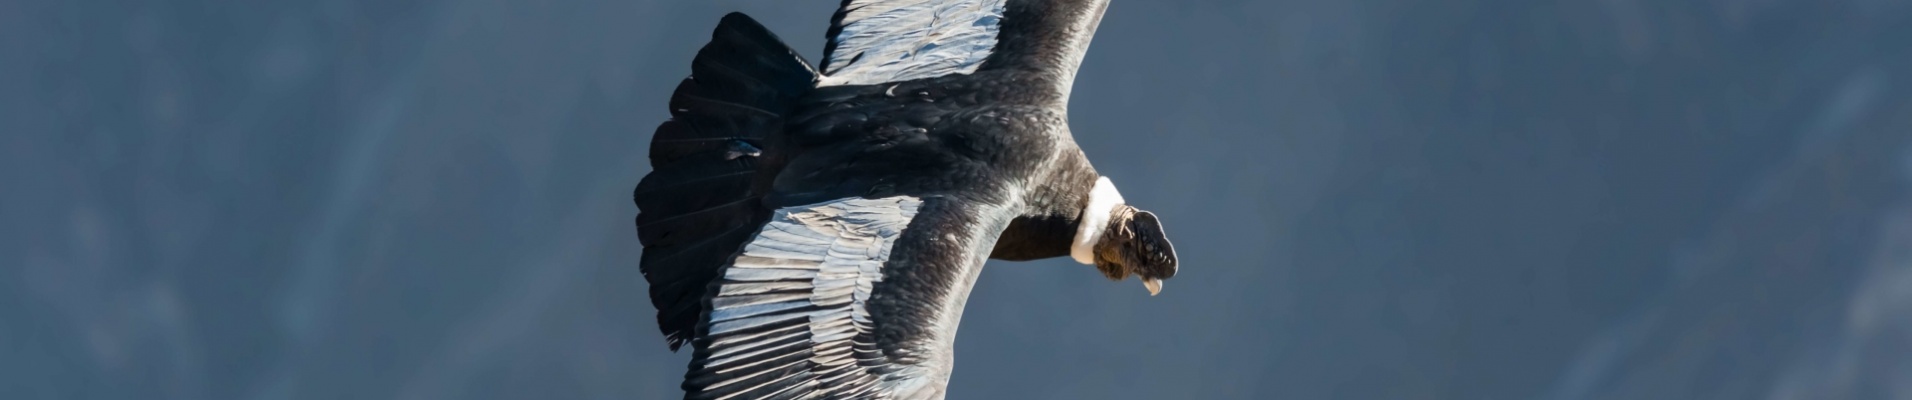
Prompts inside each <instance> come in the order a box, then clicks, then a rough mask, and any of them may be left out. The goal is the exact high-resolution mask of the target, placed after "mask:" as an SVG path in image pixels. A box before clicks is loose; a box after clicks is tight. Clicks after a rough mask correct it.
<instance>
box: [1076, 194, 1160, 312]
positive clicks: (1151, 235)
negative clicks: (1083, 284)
mask: <svg viewBox="0 0 1912 400" xmlns="http://www.w3.org/2000/svg"><path fill="white" fill-rule="evenodd" d="M1112 214H1113V215H1111V216H1110V218H1109V227H1108V228H1107V230H1106V231H1104V232H1103V233H1102V240H1100V241H1099V242H1097V243H1096V244H1095V268H1096V269H1097V270H1100V271H1102V275H1103V276H1107V277H1109V279H1114V280H1122V279H1124V278H1128V276H1129V275H1135V277H1136V278H1137V279H1141V280H1142V286H1144V287H1147V288H1148V290H1149V295H1150V296H1154V295H1155V294H1156V293H1160V292H1161V291H1162V280H1164V279H1168V278H1173V277H1175V246H1173V245H1170V244H1169V242H1168V233H1166V232H1163V231H1162V222H1161V220H1159V219H1156V218H1155V213H1151V212H1148V211H1143V210H1142V209H1139V208H1135V207H1129V206H1127V205H1121V206H1116V207H1115V210H1114V211H1113V212H1112Z"/></svg>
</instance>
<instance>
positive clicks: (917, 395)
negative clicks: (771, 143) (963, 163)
mask: <svg viewBox="0 0 1912 400" xmlns="http://www.w3.org/2000/svg"><path fill="white" fill-rule="evenodd" d="M1012 217H1013V216H1012V215H1010V213H1009V212H1008V211H1007V208H1005V207H992V206H981V205H977V204H975V203H970V202H963V201H958V200H952V199H950V198H947V197H939V198H918V197H913V196H895V197H886V198H879V199H864V198H846V199H839V200H833V201H827V202H822V203H817V204H810V205H803V206H793V207H784V208H780V209H778V210H777V211H776V212H775V213H774V214H773V215H772V216H771V219H770V222H769V223H767V224H765V225H764V227H763V229H761V230H759V231H758V232H757V233H756V235H755V236H754V237H753V238H752V239H751V240H750V241H749V242H748V244H746V245H745V246H744V248H743V249H742V250H741V251H739V252H738V253H737V256H736V257H735V258H733V259H732V261H731V262H730V263H729V265H727V266H726V268H724V270H723V272H722V273H721V275H720V276H719V278H718V279H717V280H716V281H715V282H713V283H712V284H711V289H710V291H711V293H713V295H712V297H711V298H710V299H709V301H708V303H706V304H708V309H707V311H706V314H705V319H704V321H703V323H702V324H700V325H699V327H698V330H699V335H698V338H697V339H696V340H694V341H693V342H692V343H693V348H694V349H695V351H694V352H693V353H692V358H691V365H690V372H689V373H688V374H686V376H685V379H684V390H685V392H686V394H685V398H689V399H786V398H788V399H816V398H824V399H867V398H882V399H927V398H941V394H942V391H943V390H944V387H945V386H946V385H947V383H948V376H949V371H950V367H951V362H952V357H950V352H951V350H952V347H951V346H952V344H953V343H954V342H955V332H956V326H957V325H958V323H959V322H960V319H961V316H962V309H963V304H965V302H966V299H967V298H968V296H969V289H970V288H971V287H973V285H974V284H975V279H976V276H977V275H978V273H980V271H981V267H982V263H983V261H984V260H985V259H986V258H987V256H988V254H989V253H988V251H989V249H991V248H992V246H993V244H994V241H995V239H996V235H997V234H998V233H1000V232H1001V231H1002V229H1003V228H1004V227H1005V226H1007V224H1008V221H1009V219H1010V218H1012Z"/></svg>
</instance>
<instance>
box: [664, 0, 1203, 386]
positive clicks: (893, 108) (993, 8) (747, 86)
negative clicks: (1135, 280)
mask: <svg viewBox="0 0 1912 400" xmlns="http://www.w3.org/2000/svg"><path fill="white" fill-rule="evenodd" d="M1104 7H1106V0H1007V1H1004V0H995V1H993V2H992V1H989V0H967V1H961V0H957V1H933V0H887V1H878V0H867V1H857V0H851V1H846V2H845V3H844V7H843V9H842V10H840V11H839V12H838V13H837V16H836V18H835V19H834V20H833V21H832V25H833V27H832V29H831V35H832V37H833V40H832V41H831V44H830V48H829V56H828V57H826V60H829V61H826V62H830V63H831V65H828V66H827V67H826V69H825V70H826V71H829V72H830V74H829V75H823V74H820V73H819V72H817V70H816V69H814V68H812V67H810V66H809V64H807V62H805V61H804V60H803V59H802V58H801V57H799V56H798V55H797V54H796V52H795V51H792V50H790V49H789V48H787V47H785V46H784V45H783V44H782V42H781V41H780V40H778V39H777V38H776V37H775V36H774V35H772V34H771V33H770V32H768V31H767V30H765V29H763V27H761V26H759V25H757V24H756V23H755V22H753V21H751V20H750V19H749V18H748V17H745V16H743V15H742V14H731V15H728V16H725V17H724V19H723V20H722V21H721V22H720V23H719V24H718V28H717V29H716V31H715V33H713V35H712V39H711V42H710V44H708V45H706V46H705V47H704V49H703V50H701V51H699V52H698V55H697V57H696V59H695V60H694V61H693V62H692V77H691V78H690V79H686V80H685V81H684V83H683V84H682V85H680V86H679V87H678V89H677V91H676V93H675V94H673V95H672V99H671V115H672V119H671V121H668V122H665V123H664V124H663V125H662V126H660V127H659V128H658V130H657V133H656V134H655V135H654V136H653V139H652V149H651V161H652V167H653V171H652V172H651V174H650V175H648V176H646V177H645V179H644V180H643V182H641V183H640V184H639V185H638V188H637V190H636V191H635V192H634V194H633V197H634V199H635V201H636V203H637V205H638V207H639V209H640V211H641V212H640V214H639V215H638V219H637V223H638V236H639V239H640V241H641V242H642V243H643V245H644V247H645V250H644V258H643V262H642V269H643V271H644V275H645V277H646V279H647V280H648V281H650V283H651V300H652V302H653V304H654V305H655V306H656V307H657V308H658V324H659V326H660V328H662V329H663V331H664V333H665V335H666V337H667V338H668V340H669V342H670V345H671V347H672V349H676V348H677V347H678V346H680V345H681V344H683V343H685V342H687V341H688V342H690V343H692V344H693V346H692V347H693V349H694V351H693V355H692V361H691V367H690V371H689V373H688V374H687V375H686V379H685V382H684V389H685V391H686V398H699V399H702V398H726V397H732V396H738V397H740V398H941V397H942V394H943V387H944V385H945V384H946V383H947V378H948V375H949V371H950V362H951V361H950V360H951V356H950V354H949V352H950V344H951V343H953V339H954V335H955V330H956V329H955V328H956V326H957V323H958V322H959V320H960V317H961V313H962V304H963V302H964V299H965V298H967V296H968V295H969V289H970V288H971V287H972V285H973V284H974V282H975V279H976V277H977V275H978V274H979V273H980V272H981V269H982V268H981V267H982V264H983V262H984V261H985V260H986V259H988V258H992V257H993V258H1000V259H1010V260H1031V259H1040V258H1049V257H1057V256H1062V255H1071V256H1073V257H1076V258H1077V259H1078V260H1079V261H1083V262H1084V263H1092V264H1095V265H1096V266H1097V267H1098V268H1099V269H1100V270H1101V271H1102V272H1103V273H1104V274H1105V275H1107V276H1109V277H1111V278H1117V279H1120V278H1122V277H1125V276H1128V275H1131V274H1134V275H1139V276H1140V277H1142V278H1143V279H1145V282H1148V283H1150V285H1151V286H1150V290H1151V292H1153V291H1154V290H1155V289H1156V288H1157V287H1159V286H1157V285H1159V280H1160V279H1166V278H1168V277H1171V276H1173V275H1174V273H1175V268H1176V266H1175V256H1174V252H1173V250H1172V248H1171V247H1170V245H1169V243H1168V240H1167V238H1166V236H1165V234H1164V233H1163V231H1162V229H1161V225H1160V224H1159V222H1158V221H1157V220H1156V219H1155V217H1154V215H1153V214H1149V213H1147V212H1144V211H1139V210H1136V209H1134V208H1131V207H1128V206H1126V205H1122V204H1121V200H1120V195H1119V194H1116V193H1115V192H1114V187H1113V185H1112V184H1109V181H1108V180H1107V179H1104V178H1102V177H1101V176H1100V175H1099V174H1097V173H1096V172H1095V169H1094V168H1093V167H1091V166H1090V164H1089V162H1088V159H1087V158H1086V157H1085V156H1084V155H1083V154H1082V151H1081V150H1080V149H1079V148H1077V147H1076V144H1075V141H1074V138H1073V137H1072V136H1071V134H1070V132H1069V130H1068V126H1067V115H1066V104H1067V101H1068V88H1069V85H1070V82H1071V80H1072V79H1073V77H1074V74H1075V69H1076V66H1077V64H1078V63H1079V62H1080V60H1081V52H1082V50H1083V49H1084V48H1085V47H1086V46H1087V43H1088V38H1089V36H1090V35H1091V34H1092V33H1093V31H1094V26H1095V24H1096V21H1099V19H1100V17H1101V13H1102V11H1103V8H1104ZM931 16H934V18H931ZM911 24H924V25H922V26H920V27H918V28H921V29H911V28H912V27H913V26H915V25H911ZM889 35H904V36H902V37H892V36H889ZM912 35H913V36H912ZM924 35H927V36H924ZM920 43H937V45H936V46H927V47H898V46H918V45H919V44H920ZM985 55H986V58H985ZM1089 254H1093V260H1092V261H1093V262H1091V261H1090V260H1088V258H1089V257H1091V256H1090V255H1089Z"/></svg>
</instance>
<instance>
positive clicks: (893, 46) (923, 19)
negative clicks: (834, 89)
mask: <svg viewBox="0 0 1912 400" xmlns="http://www.w3.org/2000/svg"><path fill="white" fill-rule="evenodd" d="M1108 5H1109V0H844V2H843V6H842V7H841V8H839V9H837V12H836V15H835V17H834V18H833V19H832V20H831V24H830V31H829V33H828V39H829V43H828V44H827V45H826V46H825V49H824V50H825V51H824V52H825V54H824V62H823V68H822V69H821V70H822V72H823V74H824V75H825V77H824V79H823V80H822V81H821V82H819V86H832V85H871V84H879V83H886V82H899V81H907V80H913V79H923V78H934V77H940V76H945V75H951V74H971V73H975V72H977V71H981V70H988V69H1020V70H1024V71H1029V72H1034V73H1038V74H1042V75H1044V78H1048V79H1046V80H1047V81H1048V83H1049V84H1050V85H1051V87H1052V88H1053V89H1055V90H1057V94H1059V95H1062V96H1064V97H1066V96H1067V94H1068V91H1069V86H1070V85H1071V83H1072V82H1073V81H1074V79H1075V73H1076V69H1077V67H1079V66H1080V65H1081V64H1082V56H1083V54H1084V52H1086V51H1088V48H1089V39H1090V38H1091V37H1093V36H1095V30H1096V27H1097V26H1098V25H1099V24H1100V23H1101V21H1102V14H1103V12H1104V11H1106V10H1107V9H1108Z"/></svg>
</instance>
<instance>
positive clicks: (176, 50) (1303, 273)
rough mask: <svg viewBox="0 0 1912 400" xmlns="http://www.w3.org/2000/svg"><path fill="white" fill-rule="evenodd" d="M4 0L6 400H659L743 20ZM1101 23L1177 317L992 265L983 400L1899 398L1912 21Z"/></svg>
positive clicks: (966, 379) (1101, 61) (1910, 330)
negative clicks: (696, 111) (664, 148)
mask: <svg viewBox="0 0 1912 400" xmlns="http://www.w3.org/2000/svg"><path fill="white" fill-rule="evenodd" d="M835 3H836V1H834V0H805V1H781V0H780V1H768V0H764V1H715V2H663V1H636V0H553V1H497V0H465V1H454V0H333V1H193V0H169V1H133V0H126V1H113V0H4V1H0V46H4V47H0V49H3V50H4V52H3V53H0V57H4V58H0V129H3V130H4V131H3V132H0V180H3V181H0V190H3V191H4V194H3V195H0V206H4V208H3V210H4V211H0V218H4V220H0V263H4V264H3V265H4V270H0V398H6V399H69V398H77V399H87V398H115V399H533V398H536V399H661V398H672V397H675V396H677V391H676V390H677V389H676V385H677V382H678V380H679V377H680V376H681V375H680V374H681V373H682V368H683V367H684V363H685V360H686V358H687V355H686V354H681V353H679V354H673V353H669V352H667V351H665V348H664V343H663V341H662V339H661V338H660V337H659V335H658V333H657V332H656V330H655V329H654V328H655V325H654V324H653V320H652V315H653V314H652V309H651V306H650V304H649V303H648V301H647V300H646V297H645V295H644V293H645V285H644V283H643V280H642V279H641V277H640V275H639V274H638V272H637V265H636V264H637V262H636V260H637V259H638V246H637V243H636V240H635V238H634V233H633V229H632V224H631V219H632V217H633V216H634V215H635V213H636V210H635V209H634V207H633V206H632V205H631V203H630V200H629V198H630V189H631V187H632V186H633V185H634V184H635V183H636V182H637V180H638V178H639V177H640V176H642V175H643V174H644V173H645V172H646V167H645V165H646V164H645V161H644V155H645V154H646V153H645V145H646V141H647V137H648V136H649V134H650V132H651V129H652V128H653V127H654V126H655V125H656V124H657V123H659V122H660V121H662V120H663V119H664V118H665V116H666V113H665V108H664V101H665V100H666V98H667V97H668V95H669V93H670V90H671V89H672V88H673V87H674V86H675V85H676V84H677V81H678V79H680V78H682V77H684V76H685V75H686V74H688V71H689V67H688V65H689V60H690V57H691V55H692V54H693V52H694V51H695V49H696V48H697V47H699V46H701V45H702V44H703V42H704V40H705V39H706V38H707V37H708V36H707V35H708V32H709V29H710V28H711V27H712V26H714V24H715V23H716V21H717V18H718V17H719V16H720V15H722V13H724V12H727V11H732V10H741V11H746V12H748V13H750V14H752V15H754V16H756V17H758V18H759V19H761V20H763V21H764V22H765V23H766V24H767V25H769V26H770V27H771V28H772V29H773V30H775V31H777V32H780V33H781V34H782V35H783V37H784V38H785V39H786V40H788V41H789V42H790V43H791V44H792V45H793V46H795V47H796V48H798V49H802V50H804V51H805V53H806V54H807V55H808V56H809V57H811V58H812V59H815V58H816V55H817V53H819V52H820V49H821V48H822V36H823V30H824V28H825V25H826V23H827V20H828V17H829V15H830V13H831V12H832V11H833V9H834V8H835ZM1908 3H1909V2H1907V1H1892V0H1682V1H1665V0H1587V1H1554V2H1541V1H1530V0H1450V1H1410V0H1360V1H1353V0H1349V1H1228V0H1213V1H1188V0H1178V1H1173V2H1170V1H1145V0H1116V1H1115V4H1114V6H1113V7H1112V8H1111V10H1110V12H1109V14H1108V17H1107V19H1106V20H1105V21H1104V23H1103V24H1102V31H1101V33H1100V34H1099V35H1098V36H1097V38H1096V39H1095V44H1094V49H1093V50H1092V51H1091V52H1090V54H1089V57H1088V61H1087V63H1086V66H1085V68H1084V70H1083V71H1082V75H1081V78H1080V79H1079V80H1078V81H1077V82H1076V93H1077V94H1076V96H1075V97H1074V98H1075V100H1074V104H1073V105H1072V115H1073V121H1072V122H1071V123H1072V125H1073V126H1074V130H1075V132H1076V135H1077V138H1078V139H1079V140H1080V141H1081V143H1082V145H1083V147H1084V148H1085V150H1086V151H1087V152H1088V154H1089V155H1090V156H1091V157H1093V159H1094V160H1096V163H1097V166H1098V167H1099V168H1100V169H1101V170H1102V171H1103V172H1104V173H1105V174H1107V175H1110V176H1112V177H1113V178H1114V180H1115V181H1116V182H1117V183H1118V184H1119V185H1120V186H1121V187H1122V189H1123V192H1124V195H1125V196H1126V197H1128V198H1129V199H1130V201H1131V202H1132V203H1134V204H1138V205H1140V206H1142V207H1145V208H1149V209H1153V210H1156V211H1157V212H1158V213H1160V214H1161V216H1162V217H1163V219H1164V220H1165V221H1166V223H1167V226H1168V228H1169V229H1170V231H1172V232H1173V235H1174V239H1175V240H1176V244H1177V247H1178V250H1180V254H1181V258H1182V261H1183V264H1182V267H1183V272H1182V273H1181V274H1180V275H1179V276H1178V277H1177V278H1176V279H1174V280H1172V281H1170V282H1169V283H1168V285H1167V286H1168V287H1167V290H1166V291H1165V292H1164V293H1163V295H1162V296H1160V297H1154V298H1150V297H1148V296H1146V295H1145V293H1144V291H1143V290H1142V288H1141V285H1138V284H1136V283H1135V282H1133V281H1129V282H1122V283H1119V284H1117V283H1111V282H1109V281H1107V280H1105V279H1103V278H1101V277H1099V276H1098V275H1097V274H1096V273H1094V272H1093V271H1091V269H1090V268H1087V267H1083V266H1080V265H1076V264H1073V263H1070V262H1066V261H1063V260H1051V261H1044V262H1034V263H992V264H990V267H989V269H988V270H987V272H986V273H984V274H983V278H982V281H981V283H980V286H979V287H978V288H977V289H976V291H975V293H974V296H973V297H972V300H971V302H970V306H969V309H968V312H967V315H966V316H965V317H964V323H963V331H962V335H961V338H960V340H959V341H958V344H957V348H958V353H959V354H960V357H959V362H958V366H959V368H958V370H957V373H956V375H955V378H954V383H953V384H952V386H954V388H953V389H952V390H953V395H952V398H956V399H1019V398H1048V399H1181V398H1229V399H1262V398H1332V399H1553V400H1572V399H1774V400H1781V399H1847V398H1850V399H1912V196H1908V194H1909V193H1912V192H1908V190H1907V189H1912V4H1908Z"/></svg>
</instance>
